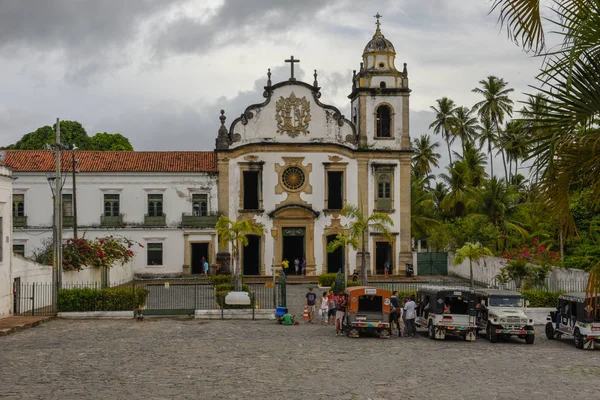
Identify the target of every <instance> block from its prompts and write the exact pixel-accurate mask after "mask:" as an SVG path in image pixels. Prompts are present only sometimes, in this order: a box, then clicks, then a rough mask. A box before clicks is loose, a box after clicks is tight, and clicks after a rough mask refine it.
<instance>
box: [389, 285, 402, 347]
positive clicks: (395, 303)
mask: <svg viewBox="0 0 600 400" xmlns="http://www.w3.org/2000/svg"><path fill="white" fill-rule="evenodd" d="M390 305H391V312H390V333H393V331H394V324H396V327H397V328H398V337H402V329H400V321H399V319H400V300H398V291H397V290H394V292H393V293H392V297H391V298H390Z"/></svg>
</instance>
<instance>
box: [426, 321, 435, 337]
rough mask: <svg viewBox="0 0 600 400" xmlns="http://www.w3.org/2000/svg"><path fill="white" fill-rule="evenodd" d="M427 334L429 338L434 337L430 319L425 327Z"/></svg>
mask: <svg viewBox="0 0 600 400" xmlns="http://www.w3.org/2000/svg"><path fill="white" fill-rule="evenodd" d="M427 334H428V336H429V339H435V326H433V323H432V322H431V321H429V326H428V327H427Z"/></svg>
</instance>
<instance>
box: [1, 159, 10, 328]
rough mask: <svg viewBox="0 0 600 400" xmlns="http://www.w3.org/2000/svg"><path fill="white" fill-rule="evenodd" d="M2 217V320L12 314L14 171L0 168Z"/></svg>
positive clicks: (3, 167)
mask: <svg viewBox="0 0 600 400" xmlns="http://www.w3.org/2000/svg"><path fill="white" fill-rule="evenodd" d="M0 215H1V216H2V234H1V235H0V242H1V244H2V251H1V257H2V258H1V260H0V318H1V317H6V316H8V315H10V314H11V313H12V279H11V269H12V265H11V264H12V263H11V253H12V171H11V170H10V168H7V167H5V166H0Z"/></svg>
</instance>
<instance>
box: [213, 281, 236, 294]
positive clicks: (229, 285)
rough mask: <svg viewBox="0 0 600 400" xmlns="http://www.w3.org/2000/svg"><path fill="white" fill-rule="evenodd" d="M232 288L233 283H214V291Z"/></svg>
mask: <svg viewBox="0 0 600 400" xmlns="http://www.w3.org/2000/svg"><path fill="white" fill-rule="evenodd" d="M234 289H235V286H234V284H233V283H219V284H218V285H215V292H224V291H226V290H228V291H232V290H234Z"/></svg>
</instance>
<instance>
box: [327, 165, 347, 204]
mask: <svg viewBox="0 0 600 400" xmlns="http://www.w3.org/2000/svg"><path fill="white" fill-rule="evenodd" d="M342 208H344V172H343V171H327V209H328V210H341V209H342Z"/></svg>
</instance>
